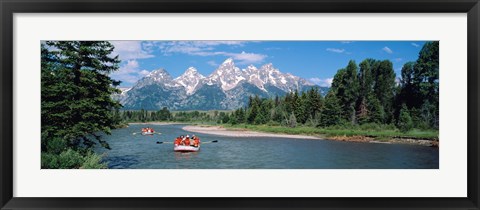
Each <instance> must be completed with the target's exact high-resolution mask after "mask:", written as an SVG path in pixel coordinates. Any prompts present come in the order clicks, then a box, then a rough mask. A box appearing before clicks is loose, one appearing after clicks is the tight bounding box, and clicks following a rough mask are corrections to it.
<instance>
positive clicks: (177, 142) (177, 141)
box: [174, 138, 182, 146]
mask: <svg viewBox="0 0 480 210" xmlns="http://www.w3.org/2000/svg"><path fill="white" fill-rule="evenodd" d="M181 141H182V139H181V138H176V139H175V141H174V144H175V146H178V145H180V142H181Z"/></svg>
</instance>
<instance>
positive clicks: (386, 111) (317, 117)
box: [229, 42, 439, 131]
mask: <svg viewBox="0 0 480 210" xmlns="http://www.w3.org/2000/svg"><path fill="white" fill-rule="evenodd" d="M438 50H439V43H438V42H427V43H425V45H424V46H423V47H422V49H421V51H420V52H419V56H418V59H417V60H416V61H414V62H408V63H406V64H405V65H404V66H403V68H402V70H401V74H402V77H401V79H400V80H399V81H397V80H396V75H395V72H394V70H393V64H392V62H391V61H389V60H375V59H365V60H363V61H362V62H360V64H359V65H357V64H356V63H355V61H353V60H351V61H350V62H349V63H348V65H347V66H346V67H345V68H342V69H339V70H338V72H337V73H336V74H335V76H334V78H333V82H332V86H331V89H330V90H329V92H328V94H327V95H326V96H325V98H323V97H322V95H321V94H320V93H319V91H318V89H316V88H312V89H311V90H309V91H306V92H302V93H298V92H296V91H294V92H290V93H288V94H287V95H286V96H284V97H281V98H279V97H276V98H274V99H271V98H270V99H261V98H259V97H258V96H254V97H250V98H249V102H248V105H247V106H246V107H245V108H239V109H237V110H235V111H234V112H233V113H231V114H230V116H229V117H230V119H229V122H230V123H232V124H237V123H248V124H281V125H287V126H291V127H295V126H297V124H303V125H312V126H316V127H328V126H335V125H346V126H349V125H359V124H360V125H361V124H365V123H374V124H393V125H395V126H397V127H398V128H399V129H400V130H402V131H408V130H410V129H412V128H419V129H438V123H439V118H438V116H439V101H438V95H439V89H438V88H439V85H438V84H439V81H438V71H439V57H438V55H439V54H438V53H439V52H438Z"/></svg>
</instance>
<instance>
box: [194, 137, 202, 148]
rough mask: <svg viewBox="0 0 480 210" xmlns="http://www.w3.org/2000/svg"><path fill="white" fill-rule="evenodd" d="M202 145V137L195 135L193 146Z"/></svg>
mask: <svg viewBox="0 0 480 210" xmlns="http://www.w3.org/2000/svg"><path fill="white" fill-rule="evenodd" d="M198 145H200V139H199V138H198V137H195V138H194V139H193V146H195V147H198Z"/></svg>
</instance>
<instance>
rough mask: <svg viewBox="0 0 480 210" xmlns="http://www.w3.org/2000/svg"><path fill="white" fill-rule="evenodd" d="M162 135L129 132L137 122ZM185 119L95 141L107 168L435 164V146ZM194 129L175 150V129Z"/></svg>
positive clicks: (177, 131)
mask: <svg viewBox="0 0 480 210" xmlns="http://www.w3.org/2000/svg"><path fill="white" fill-rule="evenodd" d="M147 126H149V127H152V128H154V129H155V131H156V132H161V133H162V135H154V136H142V135H139V134H137V135H132V133H134V132H139V131H140V130H141V128H142V127H147ZM183 126H184V125H138V124H135V125H130V126H129V127H128V128H122V129H116V130H113V131H112V135H106V136H104V137H103V138H104V139H105V140H106V141H107V142H108V143H109V144H110V147H111V150H107V149H104V148H101V147H99V146H98V147H96V148H95V151H96V152H97V153H99V154H104V155H105V157H104V159H105V161H107V162H108V167H109V168H114V169H119V168H130V169H438V168H439V162H438V159H439V149H438V148H431V147H425V146H417V145H405V144H376V143H355V142H339V141H329V140H308V139H290V138H273V137H260V138H253V137H248V138H244V137H224V136H215V135H207V134H199V133H192V132H186V131H184V130H182V127H183ZM186 134H189V135H192V134H196V135H197V136H199V137H200V138H201V141H202V142H208V141H213V140H218V143H205V144H202V145H201V149H200V151H199V152H195V153H177V152H174V151H173V145H172V144H157V143H156V142H157V141H162V142H163V141H166V142H172V141H173V139H174V138H175V137H176V136H179V135H186Z"/></svg>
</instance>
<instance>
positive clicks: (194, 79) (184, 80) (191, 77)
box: [173, 67, 205, 95]
mask: <svg viewBox="0 0 480 210" xmlns="http://www.w3.org/2000/svg"><path fill="white" fill-rule="evenodd" d="M203 79H205V76H203V75H202V74H200V73H198V71H197V69H195V68H194V67H190V68H188V69H187V70H186V71H185V73H183V74H182V75H181V76H179V77H177V78H175V79H174V80H173V82H175V83H176V84H179V85H181V86H183V87H185V90H186V91H187V95H192V94H193V93H194V92H195V91H196V90H197V87H199V85H201V82H202V81H203Z"/></svg>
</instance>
